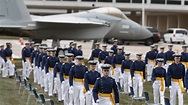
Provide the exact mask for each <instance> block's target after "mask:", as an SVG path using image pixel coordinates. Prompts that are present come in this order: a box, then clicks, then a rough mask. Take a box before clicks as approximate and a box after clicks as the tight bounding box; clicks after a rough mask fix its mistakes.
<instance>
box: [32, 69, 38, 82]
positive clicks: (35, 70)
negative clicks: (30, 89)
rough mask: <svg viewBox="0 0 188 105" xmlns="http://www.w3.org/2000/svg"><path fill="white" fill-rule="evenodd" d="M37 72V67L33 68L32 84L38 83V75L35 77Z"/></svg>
mask: <svg viewBox="0 0 188 105" xmlns="http://www.w3.org/2000/svg"><path fill="white" fill-rule="evenodd" d="M37 71H38V67H37V66H35V67H34V69H33V76H34V77H33V78H34V83H37V82H38V78H37V77H38V75H37Z"/></svg>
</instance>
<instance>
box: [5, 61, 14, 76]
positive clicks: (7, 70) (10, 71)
mask: <svg viewBox="0 0 188 105" xmlns="http://www.w3.org/2000/svg"><path fill="white" fill-rule="evenodd" d="M8 74H9V76H13V75H14V65H13V64H12V62H11V60H9V59H7V62H6V63H5V69H4V70H3V77H7V76H8Z"/></svg>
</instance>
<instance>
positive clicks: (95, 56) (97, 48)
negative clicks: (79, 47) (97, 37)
mask: <svg viewBox="0 0 188 105" xmlns="http://www.w3.org/2000/svg"><path fill="white" fill-rule="evenodd" d="M100 52H101V49H100V44H99V43H95V49H93V51H92V53H91V56H90V58H89V60H96V61H98V60H99V59H98V56H99V53H100Z"/></svg>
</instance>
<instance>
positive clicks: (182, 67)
mask: <svg viewBox="0 0 188 105" xmlns="http://www.w3.org/2000/svg"><path fill="white" fill-rule="evenodd" d="M117 42H118V41H117V40H114V44H113V46H112V47H111V50H107V46H106V45H103V46H102V50H101V49H100V44H99V43H96V44H95V49H93V51H92V53H91V56H90V58H89V62H88V63H89V67H87V66H85V64H84V58H83V56H82V46H81V45H79V46H78V48H77V45H76V43H74V42H70V47H69V48H68V49H67V50H68V53H66V54H65V55H58V56H56V55H57V54H56V50H55V49H51V48H48V47H47V45H45V44H33V43H25V47H24V48H23V49H22V65H23V73H22V75H23V76H24V78H25V79H27V80H28V79H29V76H30V73H31V71H32V70H33V73H34V82H35V83H38V84H39V85H40V86H41V87H42V88H43V89H44V91H45V92H48V95H49V96H53V94H55V95H57V96H58V101H59V102H62V101H63V102H64V105H85V104H86V105H105V104H106V105H114V104H116V105H118V104H119V91H120V90H123V91H124V92H125V93H130V87H133V90H134V94H135V95H134V97H141V96H142V93H143V83H144V82H145V81H146V80H147V81H153V86H152V87H153V95H154V103H161V104H162V105H164V92H165V87H168V88H169V89H170V104H171V105H176V95H177V94H178V105H183V93H184V92H185V90H187V89H188V72H186V71H187V68H188V53H187V46H182V50H183V51H182V52H181V53H180V52H176V53H175V52H174V51H173V45H168V51H167V52H164V47H160V51H158V45H151V46H150V51H148V52H147V53H146V56H145V60H142V54H139V53H138V54H136V60H134V61H132V60H131V59H130V53H125V52H124V48H123V47H118V46H117ZM0 47H1V51H0V55H1V58H0V66H1V68H2V75H3V77H7V76H8V72H9V77H12V76H13V75H14V67H15V65H14V62H13V59H12V50H11V43H6V48H5V49H4V45H0Z"/></svg>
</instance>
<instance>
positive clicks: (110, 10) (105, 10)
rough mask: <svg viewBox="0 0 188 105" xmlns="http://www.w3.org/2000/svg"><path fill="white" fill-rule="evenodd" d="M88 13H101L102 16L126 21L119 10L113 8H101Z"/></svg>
mask: <svg viewBox="0 0 188 105" xmlns="http://www.w3.org/2000/svg"><path fill="white" fill-rule="evenodd" d="M89 12H97V13H103V14H107V15H110V16H114V17H118V18H121V19H127V17H126V16H125V15H124V14H123V12H122V11H121V10H119V9H117V8H114V7H102V8H97V9H92V10H89Z"/></svg>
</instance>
